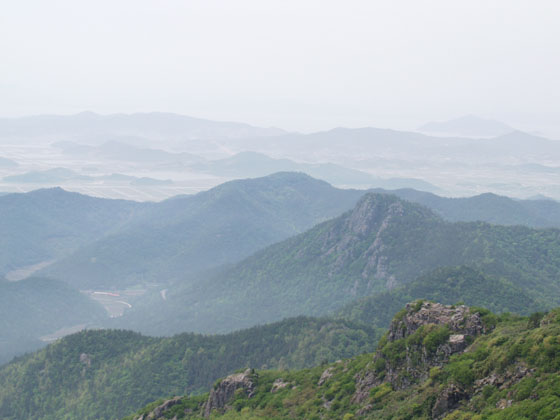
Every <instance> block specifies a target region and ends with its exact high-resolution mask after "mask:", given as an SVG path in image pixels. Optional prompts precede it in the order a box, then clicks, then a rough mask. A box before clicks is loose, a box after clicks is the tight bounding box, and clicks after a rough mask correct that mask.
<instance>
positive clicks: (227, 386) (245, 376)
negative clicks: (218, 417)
mask: <svg viewBox="0 0 560 420" xmlns="http://www.w3.org/2000/svg"><path fill="white" fill-rule="evenodd" d="M255 379H256V377H255V374H254V373H253V371H252V370H251V369H247V370H246V371H245V372H243V373H236V374H233V375H229V376H227V377H226V378H225V379H222V380H221V381H220V382H219V383H218V384H217V385H216V386H215V387H214V389H212V391H210V395H209V396H208V401H206V404H205V406H204V416H205V417H210V413H211V412H212V410H219V411H224V410H226V409H227V408H228V407H229V403H230V402H231V400H233V398H234V396H235V394H236V392H243V393H244V394H245V395H246V396H247V397H249V398H251V397H252V396H253V394H254V391H255V386H256V384H255Z"/></svg>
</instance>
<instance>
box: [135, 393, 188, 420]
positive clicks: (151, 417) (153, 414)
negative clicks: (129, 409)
mask: <svg viewBox="0 0 560 420" xmlns="http://www.w3.org/2000/svg"><path fill="white" fill-rule="evenodd" d="M179 402H181V397H175V398H171V399H170V400H167V401H165V402H164V403H162V404H160V405H158V406H157V407H156V408H154V409H153V410H152V411H150V412H149V413H147V414H142V415H141V416H139V417H135V418H134V420H159V419H164V418H167V417H163V415H164V413H165V412H166V411H167V410H169V409H170V408H171V407H173V406H174V405H176V404H178V403H179Z"/></svg>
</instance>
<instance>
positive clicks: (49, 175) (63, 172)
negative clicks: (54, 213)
mask: <svg viewBox="0 0 560 420" xmlns="http://www.w3.org/2000/svg"><path fill="white" fill-rule="evenodd" d="M2 180H3V181H4V182H7V183H13V184H46V185H61V184H66V183H72V184H74V185H75V184H76V183H80V184H86V185H87V184H89V183H94V182H100V181H101V182H110V183H112V182H125V183H127V184H130V185H169V184H173V181H172V180H170V179H155V178H150V177H135V176H131V175H124V174H111V175H95V176H90V175H82V174H80V173H78V172H76V171H73V170H71V169H66V168H52V169H46V170H44V171H30V172H25V173H22V174H18V175H9V176H6V177H4V178H3V179H2Z"/></svg>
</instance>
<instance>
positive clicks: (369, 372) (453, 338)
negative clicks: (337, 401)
mask: <svg viewBox="0 0 560 420" xmlns="http://www.w3.org/2000/svg"><path fill="white" fill-rule="evenodd" d="M488 329H489V327H487V326H485V324H484V322H483V319H482V316H481V314H480V313H479V312H478V311H476V310H472V309H471V308H469V307H468V306H465V305H458V306H451V305H442V304H440V303H433V302H422V301H417V302H412V303H409V304H407V305H406V308H405V309H403V310H402V311H401V312H399V313H398V314H397V315H396V316H395V318H394V319H393V322H392V323H391V326H390V328H389V331H388V332H387V335H386V337H385V338H383V339H382V340H381V342H380V343H379V347H378V350H377V352H376V354H375V356H374V359H373V362H372V363H371V366H370V367H369V368H368V369H366V370H364V371H363V372H362V373H361V374H360V375H359V376H358V377H357V378H356V393H355V395H354V401H356V402H360V401H363V400H364V399H365V398H366V397H367V396H368V393H369V390H370V389H371V388H372V387H374V386H378V385H380V384H382V383H389V384H391V386H392V388H393V389H404V388H407V387H409V386H411V385H412V384H413V383H416V382H422V381H425V380H426V379H428V377H429V374H430V369H432V368H434V367H442V366H443V365H444V364H445V363H447V362H448V361H449V358H450V357H451V356H452V355H453V354H457V353H461V352H463V351H464V350H465V349H466V348H467V347H468V346H469V344H470V343H471V342H472V341H473V340H474V338H475V337H476V336H477V335H479V334H484V333H486V332H487V330H488Z"/></svg>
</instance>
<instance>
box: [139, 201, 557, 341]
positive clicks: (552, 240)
mask: <svg viewBox="0 0 560 420" xmlns="http://www.w3.org/2000/svg"><path fill="white" fill-rule="evenodd" d="M457 265H468V266H471V267H473V268H476V269H478V270H480V271H482V272H484V273H486V274H488V275H490V276H492V277H496V278H504V279H505V280H507V281H508V282H510V283H512V284H513V285H515V286H516V287H517V288H519V289H520V290H521V291H522V292H523V293H525V294H527V295H528V296H530V297H531V298H532V299H537V300H539V301H540V302H544V303H547V304H548V305H554V304H557V303H558V301H559V299H560V284H558V281H557V278H558V275H559V274H560V231H559V230H556V229H531V228H527V227H521V226H494V225H490V224H487V223H482V222H469V223H464V222H460V223H450V222H445V221H444V220H442V219H441V218H440V217H438V216H437V215H435V214H434V213H433V212H431V211H430V210H428V209H427V208H425V207H422V206H420V205H417V204H413V203H410V202H406V201H403V200H400V199H398V198H397V197H395V196H392V195H385V194H367V195H366V196H364V197H363V198H362V199H361V200H360V201H359V203H358V204H357V205H356V207H355V208H354V209H353V210H352V211H350V212H347V213H345V214H344V215H342V216H340V217H338V218H335V219H333V220H330V221H327V222H325V223H322V224H319V225H317V226H315V227H314V228H312V229H310V230H308V231H307V232H305V233H303V234H300V235H298V236H295V237H292V238H290V239H287V240H286V241H283V242H281V243H278V244H275V245H272V246H270V247H268V248H266V249H264V250H262V251H259V252H257V253H256V254H254V255H253V256H251V257H249V258H247V259H245V260H243V261H242V262H240V263H238V264H236V265H235V266H233V267H231V268H228V269H227V270H224V271H223V272H219V273H217V274H214V275H212V276H210V277H209V278H208V279H205V280H204V281H200V282H198V283H196V284H194V285H189V286H186V287H184V288H183V289H180V288H178V289H177V290H175V291H173V292H172V293H170V294H169V298H168V301H167V305H165V306H164V307H162V308H161V311H160V313H159V315H161V318H159V319H158V316H159V315H158V314H157V313H150V314H149V316H147V317H144V318H142V314H138V315H139V318H138V320H137V324H138V325H140V324H141V323H143V324H144V325H146V327H145V328H147V330H148V331H149V328H150V325H151V326H152V328H153V329H154V330H156V331H157V330H162V329H165V327H166V325H165V323H166V321H164V319H165V320H169V319H174V320H175V321H176V322H180V323H189V325H191V326H192V328H197V330H199V331H228V330H231V329H235V328H240V327H247V326H249V325H251V323H252V322H255V320H256V319H258V320H259V322H271V321H274V320H277V319H281V318H283V317H285V316H289V315H293V314H294V311H300V312H299V313H300V314H306V315H321V314H325V313H327V312H329V311H333V310H337V309H339V308H340V307H342V306H343V305H344V304H346V303H348V302H350V301H352V300H355V299H356V298H359V297H364V296H368V295H372V294H374V293H376V292H382V291H385V290H387V289H391V288H394V287H397V286H399V285H404V284H406V283H409V282H411V281H413V280H414V279H416V278H418V277H419V276H421V275H423V274H426V273H428V272H430V271H432V270H434V269H436V268H438V267H442V266H457ZM171 314H173V316H171ZM140 319H141V321H140Z"/></svg>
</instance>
